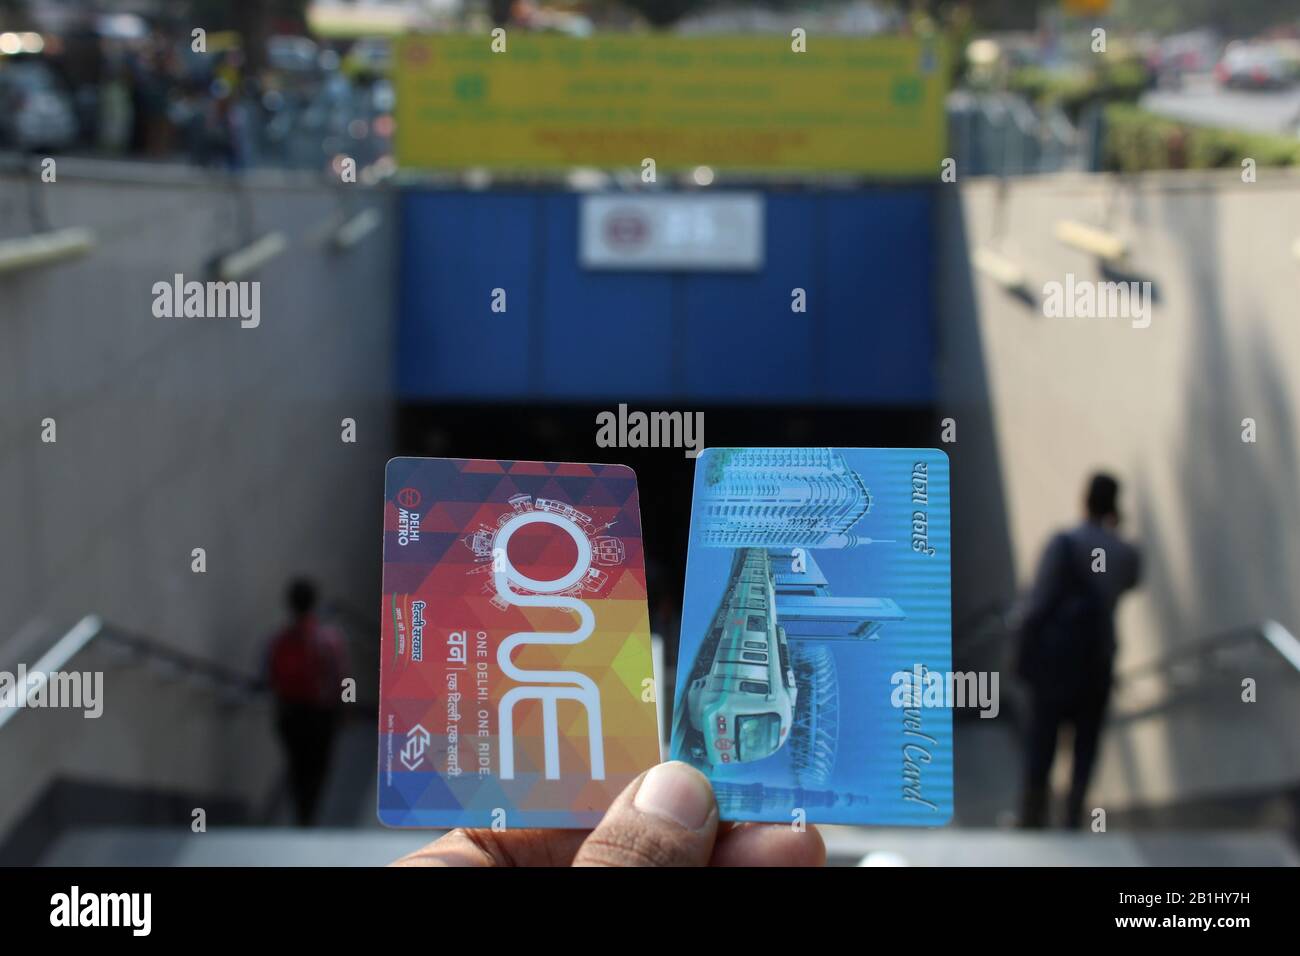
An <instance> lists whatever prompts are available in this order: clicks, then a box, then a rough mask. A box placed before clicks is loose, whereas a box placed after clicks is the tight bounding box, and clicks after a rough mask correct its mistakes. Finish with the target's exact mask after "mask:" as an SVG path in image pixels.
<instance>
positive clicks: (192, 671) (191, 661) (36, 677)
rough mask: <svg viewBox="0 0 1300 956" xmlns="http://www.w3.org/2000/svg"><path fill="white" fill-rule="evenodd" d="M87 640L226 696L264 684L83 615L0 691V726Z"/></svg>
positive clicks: (246, 694) (256, 690)
mask: <svg viewBox="0 0 1300 956" xmlns="http://www.w3.org/2000/svg"><path fill="white" fill-rule="evenodd" d="M92 643H101V644H105V645H109V646H111V647H112V648H113V649H115V650H118V651H121V652H124V653H126V654H129V655H132V656H134V657H137V658H139V659H142V660H146V661H149V662H151V663H153V664H154V665H156V666H158V667H161V668H163V669H166V670H169V671H172V672H175V673H178V674H181V675H183V676H185V677H188V678H190V679H192V680H194V681H195V682H196V683H199V684H204V685H206V686H209V687H213V688H216V689H218V690H220V691H223V692H224V693H225V694H226V696H227V699H228V700H235V699H241V698H244V697H251V696H254V695H257V694H260V693H262V692H264V691H265V690H266V689H267V688H266V683H265V681H263V680H262V679H261V678H259V677H254V676H252V675H249V674H244V673H241V672H239V671H237V670H234V669H232V668H229V667H225V666H224V665H221V664H218V663H216V662H215V661H211V660H208V659H207V658H203V657H199V656H197V655H195V654H189V653H187V652H185V651H181V650H177V649H175V648H172V647H168V646H166V645H165V644H161V643H158V642H157V641H153V640H150V639H149V638H146V637H141V636H140V635H138V634H133V633H131V632H130V631H127V630H124V629H122V628H119V627H116V626H114V625H111V624H108V623H107V622H105V621H104V620H103V618H101V617H99V616H98V615H96V614H88V615H86V616H85V617H83V618H82V619H81V620H80V621H78V622H77V623H76V624H74V625H73V626H72V628H71V629H70V630H69V631H68V632H67V633H66V634H64V635H63V636H62V637H60V638H59V639H58V640H57V641H55V642H54V644H53V645H51V646H50V648H49V650H47V651H46V652H45V653H44V654H42V655H41V656H40V658H39V659H38V660H37V661H36V663H34V664H32V665H31V666H30V667H28V668H26V671H27V680H26V682H25V684H24V686H21V687H20V686H19V685H18V684H17V683H15V684H14V686H12V687H11V688H10V689H9V690H8V691H7V692H6V693H5V694H4V695H3V696H0V728H3V727H4V726H5V724H7V723H8V722H9V721H11V720H13V718H14V717H15V716H16V715H17V714H18V713H19V712H20V711H21V710H22V709H23V708H22V707H21V706H18V705H19V700H18V695H19V694H20V693H22V694H24V695H31V694H32V693H34V692H36V691H38V690H39V689H40V688H41V687H43V686H44V685H45V684H46V683H47V682H48V681H49V679H50V675H51V674H54V673H58V672H60V671H63V670H64V669H65V668H66V667H67V666H68V664H69V663H70V662H71V661H72V659H73V658H74V657H76V656H77V655H78V654H80V653H81V652H82V651H83V650H85V649H86V648H87V647H88V646H90V645H91V644H92Z"/></svg>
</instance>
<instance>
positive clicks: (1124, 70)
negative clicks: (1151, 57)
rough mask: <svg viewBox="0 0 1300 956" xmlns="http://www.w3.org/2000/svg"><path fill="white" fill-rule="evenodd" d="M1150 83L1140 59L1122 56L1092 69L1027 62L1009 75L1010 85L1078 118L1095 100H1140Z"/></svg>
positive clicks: (1015, 90) (1008, 83)
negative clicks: (1046, 68) (1059, 68)
mask: <svg viewBox="0 0 1300 956" xmlns="http://www.w3.org/2000/svg"><path fill="white" fill-rule="evenodd" d="M1147 86H1148V75H1147V70H1146V67H1144V66H1143V65H1142V63H1141V62H1140V61H1137V60H1132V59H1120V60H1115V61H1111V62H1108V63H1107V64H1106V65H1105V66H1104V67H1102V68H1098V69H1092V70H1086V71H1085V70H1074V71H1063V70H1045V69H1043V68H1041V67H1036V66H1026V67H1021V68H1020V69H1018V70H1016V71H1014V72H1013V73H1012V74H1011V75H1010V76H1009V77H1008V79H1007V88H1008V89H1009V90H1011V91H1012V92H1013V93H1019V94H1021V95H1022V96H1024V97H1026V98H1027V99H1029V100H1031V101H1033V103H1034V104H1035V105H1037V106H1039V107H1048V106H1057V107H1060V108H1061V109H1062V110H1063V111H1064V112H1065V114H1066V115H1067V116H1069V117H1070V119H1071V120H1073V121H1076V122H1077V121H1078V118H1079V114H1080V113H1081V112H1082V110H1083V107H1084V106H1085V105H1087V104H1088V103H1090V102H1092V101H1094V100H1101V101H1103V102H1107V103H1114V102H1121V103H1133V102H1137V99H1138V97H1140V96H1141V95H1142V92H1143V90H1145V89H1146V88H1147Z"/></svg>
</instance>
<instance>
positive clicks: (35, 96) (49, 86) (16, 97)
mask: <svg viewBox="0 0 1300 956" xmlns="http://www.w3.org/2000/svg"><path fill="white" fill-rule="evenodd" d="M76 139H77V115H76V110H75V109H74V107H73V103H72V96H71V95H70V93H69V92H68V91H67V90H66V89H65V88H64V87H63V85H62V83H60V81H59V79H58V77H57V76H56V75H55V73H54V71H53V70H52V69H51V68H50V67H49V65H48V64H47V63H45V62H44V61H43V60H42V59H40V58H39V57H21V58H20V57H5V58H4V59H3V60H0V143H3V144H4V145H5V146H6V147H8V148H10V149H19V150H37V149H44V150H56V149H66V148H67V147H69V146H71V145H72V144H73V143H74V142H76Z"/></svg>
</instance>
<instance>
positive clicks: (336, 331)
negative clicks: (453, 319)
mask: <svg viewBox="0 0 1300 956" xmlns="http://www.w3.org/2000/svg"><path fill="white" fill-rule="evenodd" d="M141 169H144V170H145V171H144V172H141ZM390 199H391V196H390V195H389V194H388V193H386V192H383V191H373V190H372V191H362V187H360V186H351V185H349V186H342V185H337V186H333V187H330V186H326V185H322V184H320V183H318V182H313V183H307V184H304V183H302V182H289V181H283V180H278V179H277V180H268V179H253V180H250V181H247V182H246V183H244V184H243V185H242V186H240V187H239V188H235V187H233V186H232V185H231V184H230V183H228V182H226V181H224V180H215V179H210V178H204V177H198V176H196V175H195V174H192V173H189V172H178V171H175V170H168V169H161V168H160V169H158V170H156V171H154V170H148V168H147V167H136V168H135V170H134V171H133V172H130V173H123V174H121V175H118V174H116V173H114V172H113V170H111V169H110V168H108V167H98V166H96V167H86V166H84V165H83V166H82V167H80V168H79V167H77V165H76V164H75V163H74V162H73V161H72V160H60V161H59V171H58V180H57V182H55V183H41V182H39V181H37V180H35V179H33V178H30V177H26V178H20V177H17V176H5V177H2V178H0V238H8V237H10V236H16V235H23V234H26V233H29V232H31V231H34V230H35V229H39V228H41V227H43V226H48V227H52V228H58V227H65V226H88V227H91V228H93V229H95V230H96V231H97V233H98V236H99V243H98V246H97V247H96V248H95V249H94V251H93V252H92V253H91V254H89V255H87V256H85V257H83V258H80V259H77V260H75V261H70V262H68V263H64V264H57V265H50V266H46V267H42V268H39V269H30V270H24V271H21V272H16V273H9V274H0V566H2V567H3V569H4V573H3V574H0V661H2V662H3V664H0V666H4V667H7V668H9V669H12V667H13V665H14V663H15V662H16V661H18V660H22V661H24V662H25V663H27V664H31V663H33V662H34V661H35V659H36V656H37V654H38V653H39V651H40V650H41V648H42V647H43V646H48V643H49V641H50V640H52V638H53V637H55V636H57V635H58V634H60V633H62V632H63V630H64V629H66V628H67V627H68V626H69V625H70V624H71V623H73V622H74V621H75V620H77V619H78V618H80V617H81V616H82V615H83V614H87V613H96V614H99V615H101V616H103V617H104V618H105V619H107V620H108V621H111V622H112V623H114V624H117V625H119V626H121V627H124V628H127V629H129V630H132V631H137V632H139V633H141V634H143V635H146V636H148V637H151V638H154V639H156V640H158V641H160V642H163V643H166V644H170V645H174V646H177V647H181V648H184V649H185V650H186V651H189V652H191V653H193V654H198V655H202V656H206V657H210V658H213V659H216V660H219V661H221V662H222V663H224V664H226V665H227V666H229V667H232V668H235V669H238V670H241V671H245V672H249V673H254V672H257V671H259V670H260V668H261V664H262V657H263V653H264V642H265V640H266V638H267V636H268V634H269V632H270V631H271V630H272V629H273V628H274V627H275V626H276V625H277V624H278V622H279V621H280V619H281V616H282V612H281V607H280V604H281V593H282V589H283V586H284V584H285V581H286V579H287V578H288V577H289V576H290V575H293V574H296V573H305V574H309V575H311V576H313V577H315V578H316V579H317V580H318V582H319V583H320V585H321V588H322V591H323V593H324V594H325V596H326V597H328V598H332V599H335V600H342V601H345V602H348V603H349V604H351V605H354V606H356V607H359V608H360V609H362V610H363V611H364V610H368V609H369V608H370V607H371V606H372V604H373V602H374V600H375V595H376V594H378V586H379V538H378V533H377V532H376V531H375V528H377V527H378V525H377V522H378V519H379V516H380V504H381V502H382V480H383V479H382V475H383V465H384V461H385V460H386V458H387V457H388V455H389V451H390V448H389V443H390V421H389V417H390V407H391V400H390V397H389V396H390V382H389V367H390V364H391V351H392V349H391V329H390V325H391V320H390V317H391V315H392V312H393V307H392V298H391V290H392V288H393V284H394V280H395V276H394V274H393V269H394V265H393V264H394V262H395V257H394V254H393V247H392V234H393V232H394V229H393V226H394V223H393V213H392V210H391V203H390ZM367 206H373V207H375V208H377V209H378V210H380V212H381V214H382V216H383V221H382V225H381V227H380V228H379V229H378V230H377V231H375V232H373V233H371V234H370V236H369V237H367V238H366V239H364V240H363V241H362V242H361V243H360V244H359V245H358V246H356V247H355V248H353V249H351V250H349V251H336V250H334V249H332V248H331V247H330V245H329V243H328V241H327V238H328V235H329V230H328V228H327V227H328V226H329V224H330V221H331V219H332V218H333V217H335V216H337V215H339V214H340V213H342V212H343V211H345V210H346V211H347V212H349V213H351V212H355V211H357V210H359V209H361V208H364V207H367ZM271 230H281V231H282V232H283V233H284V235H285V237H286V239H287V240H288V243H289V247H288V249H287V251H285V252H284V253H283V254H282V255H281V256H279V257H278V258H276V259H275V260H274V261H273V262H271V263H270V264H268V265H267V266H266V267H265V268H264V269H262V270H261V272H260V273H259V274H257V275H255V276H250V277H249V278H252V279H256V280H258V281H260V283H261V286H260V295H261V303H260V304H261V323H260V325H259V326H258V327H257V328H249V329H245V328H241V327H240V325H239V323H238V321H236V320H233V319H212V318H205V319H198V318H188V319H184V318H182V319H160V318H155V317H154V315H153V313H152V304H153V293H152V286H153V284H154V283H155V282H159V281H170V280H171V278H172V276H173V275H174V274H175V273H182V274H183V275H184V276H185V278H186V279H187V280H189V279H196V280H204V279H206V278H208V274H207V268H208V264H209V262H210V260H211V259H212V258H213V257H214V255H217V254H219V253H222V252H226V251H229V250H231V249H234V248H236V247H238V246H240V245H242V244H244V243H246V242H247V241H249V240H250V239H252V238H255V237H256V236H259V235H261V234H263V233H266V232H268V231H271ZM47 417H48V418H53V419H55V421H56V422H57V436H58V440H57V443H54V444H45V443H42V441H41V421H42V419H44V418H47ZM345 417H350V418H354V419H355V420H356V425H357V441H356V442H355V443H354V444H346V443H344V442H343V441H342V440H341V432H342V429H341V426H340V422H341V420H342V419H343V418H345ZM198 547H201V548H204V549H206V552H207V571H206V573H203V574H196V573H193V572H192V571H191V550H192V549H193V548H198ZM365 664H366V662H364V661H363V662H360V665H361V666H362V667H365ZM138 670H139V668H138V667H135V668H133V667H131V666H124V665H121V664H118V665H116V666H114V667H113V669H112V670H110V672H109V674H108V676H107V678H106V680H107V687H106V690H105V696H106V705H105V706H106V715H105V717H104V718H103V719H101V720H99V721H83V720H73V721H68V720H65V719H63V718H62V717H61V716H57V715H51V714H49V713H48V712H47V713H41V712H36V711H28V712H25V713H22V714H19V715H18V716H17V717H16V718H15V719H14V720H12V721H11V722H10V723H9V724H8V726H7V727H5V728H3V729H0V765H5V766H14V764H13V763H11V762H10V758H11V757H14V756H16V755H18V754H21V755H22V758H23V760H22V762H23V765H24V767H25V771H24V779H25V780H26V781H27V783H25V784H24V785H23V787H22V788H21V789H22V792H21V793H17V792H16V791H15V789H14V788H8V787H6V788H3V789H0V832H2V831H3V827H4V824H5V822H6V820H7V819H11V818H12V816H13V814H15V813H17V812H19V811H20V810H21V808H22V805H23V803H24V799H26V798H30V796H31V794H32V792H33V790H34V787H35V783H34V782H33V781H39V780H46V779H49V778H50V777H52V776H54V775H76V776H80V777H82V778H91V779H95V778H101V777H102V778H107V779H113V780H116V781H121V782H124V783H128V784H132V783H133V784H137V785H141V786H145V785H169V786H170V785H176V786H184V787H186V788H188V789H190V790H194V791H198V792H228V791H230V790H232V789H237V790H241V791H244V792H242V793H240V794H239V796H241V797H245V798H248V799H260V798H261V797H263V796H264V795H265V790H266V788H267V787H268V786H269V785H270V782H271V781H272V780H273V779H274V778H275V777H277V776H278V773H279V766H278V761H277V760H276V759H275V757H274V750H273V749H272V748H271V747H268V746H267V741H268V739H269V734H270V731H271V728H270V722H269V715H267V714H265V713H263V714H262V715H261V717H260V719H258V720H254V721H251V722H250V721H249V720H245V719H242V718H240V719H231V718H230V717H229V715H225V716H222V715H221V714H220V713H219V711H218V710H217V709H215V708H213V707H211V706H209V705H207V704H205V703H204V702H203V700H202V695H196V694H190V693H177V692H175V691H169V690H167V689H166V687H167V686H168V685H167V682H166V681H165V680H161V679H159V680H155V681H150V680H149V679H147V678H142V677H141V676H139V674H138V673H135V672H136V671H138ZM367 670H369V668H367ZM160 728H166V730H165V731H160ZM160 748H161V752H163V753H174V754H180V753H181V752H184V753H185V754H186V755H187V756H185V757H184V758H180V757H176V758H175V759H172V758H160V757H159V752H160ZM124 768H125V769H124ZM182 768H183V769H182Z"/></svg>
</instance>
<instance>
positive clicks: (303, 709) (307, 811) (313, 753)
mask: <svg viewBox="0 0 1300 956" xmlns="http://www.w3.org/2000/svg"><path fill="white" fill-rule="evenodd" d="M336 723H337V715H336V713H335V711H334V709H333V708H330V707H317V706H314V705H311V704H295V703H281V704H280V709H279V730H280V740H281V742H282V743H283V744H284V751H285V756H286V757H287V758H288V761H289V789H290V790H291V791H292V793H293V807H294V813H295V815H296V817H297V819H298V825H299V826H304V827H305V826H310V825H311V824H312V823H313V822H314V821H315V819H316V806H317V804H318V803H319V802H320V795H321V791H322V790H323V789H324V787H325V775H326V773H328V771H329V764H330V752H331V751H332V750H333V747H334V728H335V726H336Z"/></svg>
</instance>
